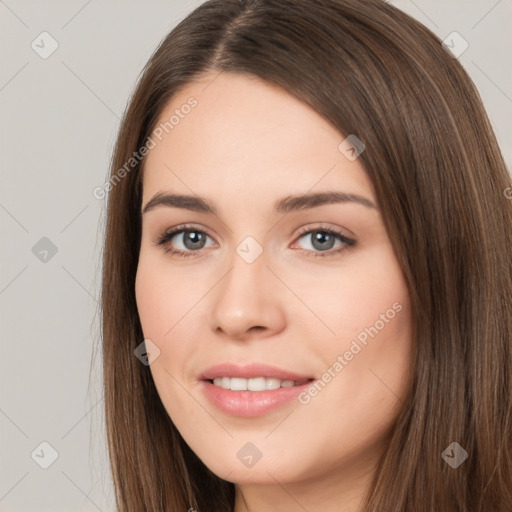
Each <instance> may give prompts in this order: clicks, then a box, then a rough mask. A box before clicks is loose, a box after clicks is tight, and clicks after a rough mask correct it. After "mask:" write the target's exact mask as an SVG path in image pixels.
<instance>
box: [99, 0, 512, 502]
mask: <svg viewBox="0 0 512 512" xmlns="http://www.w3.org/2000/svg"><path fill="white" fill-rule="evenodd" d="M221 71H224V72H234V73H248V74H251V75H254V76H257V77H260V78H262V79H264V80H266V81H268V82H270V83H273V84H276V85H278V86H281V87H282V88H284V89H285V90H286V91H288V92H289V93H290V94H291V95H294V96H295V97H297V98H298V99H299V100H301V101H302V102H304V103H305V104H308V105H309V106H311V107H312V108H313V109H315V110H316V112H318V113H319V114H320V115H321V116H323V117H324V118H325V119H326V120H328V121H329V122H331V123H332V124H333V126H335V127H336V128H337V129H338V130H339V132H340V133H341V134H344V136H347V135H348V134H355V135H356V136H357V137H358V138H359V139H360V140H361V141H363V143H364V144H365V146H366V150H365V151H364V152H363V153H362V154H361V155H360V157H359V158H360V161H361V162H362V164H363V166H364V168H365V170H366V172H367V173H368V176H369V177H370V179H371V181H372V183H373V185H374V187H375V192H376V197H377V200H378V203H379V208H380V209H381V212H382V215H383V219H384V223H385V225H386V228H387V230H388V234H389V237H390V239H391V241H392V243H393V246H394V249H395V252H396V256H397V258H398V261H399V263H400V265H401V268H402V271H403V274H404V276H405V279H406V282H407V285H408V288H409V292H410V297H411V305H412V325H413V338H414V339H413V340H412V341H413V345H414V354H413V362H412V364H413V368H412V376H413V377H412V382H411V387H410V394H409V395H408V397H407V400H406V402H405V403H404V405H403V409H402V411H401V414H400V415H399V417H398V419H397V422H396V427H395V429H394V431H393V433H392V435H391V437H390V439H389V448H388V449H387V450H386V452H385V453H384V455H383V457H382V459H381V460H380V463H379V465H378V467H377V470H376V472H375V476H374V479H373V481H372V482H371V486H370V487H369V489H368V494H367V500H366V503H365V505H364V510H365V511H369V512H388V511H394V512H410V511H412V510H414V511H415V512H432V511H436V512H455V511H460V512H469V511H472V512H500V511H508V512H510V511H511V510H512V434H511V433H512V315H511V306H512V242H511V240H512V236H511V235H512V201H511V200H509V199H507V197H506V196H507V194H506V193H505V191H506V190H507V189H508V187H510V177H509V175H508V172H507V169H506V167H505V164H504V160H503V157H502V155H501V153H500V149H499V147H498V144H497V142H496V139H495V136H494V134H493V131H492V128H491V126H490V123H489V121H488V118H487V115H486V113H485V111H484V108H483V106H482V103H481V100H480V98H479V95H478V93H477V91H476V89H475V87H474V85H473V83H472V82H471V80H470V78H469V77H468V75H467V74H466V72H465V71H464V69H463V68H462V66H461V65H460V64H459V62H458V61H457V59H455V58H454V57H453V56H451V55H450V54H449V53H448V52H447V51H446V50H445V48H443V46H442V42H441V41H440V40H439V39H438V38H437V37H436V36H435V35H433V34H432V33H431V32H430V31H428V30H427V29H426V28H425V27H424V26H422V25H421V24H420V23H418V22H417V21H415V20H413V19H412V18H410V17H409V16H407V15H406V14H404V13H403V12H401V11H400V10H398V9H396V8H394V7H393V6H391V5H388V4H387V3H385V2H384V1H382V0H365V1H361V0H261V1H257V0H253V1H250V0H248V1H244V0H209V1H207V2H205V3H204V4H202V5H201V6H200V7H198V8H197V9H196V10H195V11H193V12H192V13H191V14H190V15H189V16H188V17H187V18H186V19H184V20H183V21H182V22H181V23H179V24H178V26H177V27H176V28H174V29H173V30H172V32H171V33H170V34H169V35H168V36H167V37H166V38H165V39H164V40H163V41H162V43H161V44H160V46H159V47H158V49H157V50H156V51H155V53H154V54H153V56H152V57H151V59H150V60H149V62H148V63H147V65H146V67H145V68H144V70H143V73H142V75H141V77H140V80H139V82H138V85H137V87H136V89H135V92H134V94H133V96H132V98H131V99H130V102H129V106H128V108H127V110H126V112H125V115H124V118H123V121H122V124H121V128H120V131H119V135H118V140H117V145H116V147H115V152H114V155H113V159H112V167H111V173H110V177H109V183H108V186H106V187H105V189H106V190H109V191H110V193H109V197H108V211H107V221H106V236H105V245H104V253H103V283H102V343H103V366H104V386H105V411H106V427H107V439H108V447H109V456H110V462H111V468H112V473H113V481H114V487H115V492H116V500H117V506H118V508H119V510H120V511H121V512H142V511H151V512H157V511H158V512H168V511H186V510H188V509H189V508H195V509H196V510H198V511H199V512H220V511H232V510H233V506H234V484H233V483H231V482H227V481H224V480H222V479H220V478H219V477H217V476H216V475H214V474H213V473H212V472H211V471H210V470H209V469H208V468H206V466H205V465H204V464H203V463H202V462H201V460H200V459H199V458H198V457H197V456H196V455H195V454H194V453H193V452H192V451H191V450H190V448H189V447H188V446H187V445H186V443H185V442H184V441H183V439H182V437H181V436H180V434H179V432H178V431H177V429H176V428H175V427H174V425H173V424H172V422H171V420H170V418H169V416H168V414H167V413H166V411H165V409H164V407H163V405H162V403H161V401H160V398H159V396H158V393H157V391H156V388H155V386H154V383H153V380H152V377H151V374H150V370H149V367H147V366H145V365H143V364H141V363H140V361H139V360H138V359H137V358H136V357H135V356H134V349H135V348H136V347H137V346H138V345H139V344H140V343H141V342H142V340H143V334H142V329H141V325H140V322H139V318H138V313H137V307H136V301H135V287H134V283H135V275H136V270H137V263H138V255H139V249H140V240H141V216H140V207H141V171H142V164H143V162H144V160H143V159H141V160H140V161H138V162H135V164H134V162H133V161H132V164H133V165H132V164H130V165H132V167H130V168H127V167H126V162H128V161H129V160H130V158H131V157H132V155H133V154H134V152H137V151H138V150H139V148H141V147H142V146H144V144H145V143H146V141H147V140H148V137H149V136H150V135H151V133H152V131H153V130H154V128H155V124H156V121H157V119H158V118H159V115H160V114H161V112H162V110H163V108H164V107H165V106H166V104H167V103H168V102H169V100H170V99H171V98H172V97H173V96H174V95H175V94H176V92H177V91H178V90H180V89H182V88H183V87H184V86H186V85H187V83H189V82H191V81H193V80H194V79H196V78H198V77H199V76H201V75H203V74H204V73H207V72H212V73H218V72H221ZM340 142H341V139H340ZM123 166H124V169H125V172H120V169H121V168H123ZM452 442H457V443H458V444H459V445H460V446H461V447H462V448H463V449H464V450H465V451H466V452H467V453H468V458H467V460H465V461H464V462H463V463H462V464H461V465H460V466H459V467H457V468H456V469H454V468H452V467H450V465H449V464H447V463H446V462H445V460H443V458H442V456H441V454H442V452H443V451H444V450H445V448H446V447H448V446H449V445H450V444H451V443H452Z"/></svg>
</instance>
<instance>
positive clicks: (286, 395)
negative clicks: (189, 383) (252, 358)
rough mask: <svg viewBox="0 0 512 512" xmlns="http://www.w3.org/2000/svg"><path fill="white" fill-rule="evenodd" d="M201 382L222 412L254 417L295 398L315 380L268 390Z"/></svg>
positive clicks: (211, 399)
mask: <svg viewBox="0 0 512 512" xmlns="http://www.w3.org/2000/svg"><path fill="white" fill-rule="evenodd" d="M201 382H202V386H203V390H204V392H205V394H206V396H207V397H208V399H209V400H210V401H211V402H212V403H213V405H215V406H216V407H217V408H218V409H220V410H221V411H222V412H225V413H226V414H230V415H231V416H240V417H243V418H252V417H255V416H263V415H265V414H268V413H270V412H272V411H273V410H275V409H277V408H279V407H281V406H283V405H284V404H286V403H287V402H291V401H293V400H295V399H296V398H297V396H298V395H299V394H300V393H302V392H303V391H305V390H306V389H307V388H308V387H309V386H311V383H312V382H313V381H309V382H306V383H305V384H301V385H300V386H293V387H290V388H279V389H272V390H268V391H232V390H231V389H224V388H221V387H220V386H215V385H214V384H212V383H211V382H209V381H207V380H203V381H201Z"/></svg>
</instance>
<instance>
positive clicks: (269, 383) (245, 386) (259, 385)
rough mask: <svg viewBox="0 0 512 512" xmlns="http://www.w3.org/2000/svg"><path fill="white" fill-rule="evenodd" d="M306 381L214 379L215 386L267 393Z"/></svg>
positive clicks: (261, 378) (257, 378) (263, 378)
mask: <svg viewBox="0 0 512 512" xmlns="http://www.w3.org/2000/svg"><path fill="white" fill-rule="evenodd" d="M303 382H306V381H301V382H295V381H293V380H280V379H272V378H269V379H267V378H266V377H256V378H254V379H242V378H240V377H233V378H231V377H217V378H216V379H213V383H214V385H215V386H219V387H221V388H224V389H231V390H232V391H246V390H249V391H266V390H272V389H278V388H291V387H293V386H297V385H299V384H302V383H303Z"/></svg>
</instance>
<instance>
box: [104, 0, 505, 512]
mask: <svg viewBox="0 0 512 512" xmlns="http://www.w3.org/2000/svg"><path fill="white" fill-rule="evenodd" d="M107 185H108V187H106V188H107V190H108V191H109V200H108V214H107V227H106V238H105V247H104V267H103V290H102V304H103V356H104V380H105V404H106V421H107V435H108V443H109V453H110V461H111V465H112V471H113V478H114V485H115V490H116V499H117V504H118V508H119V510H120V511H123V512H125V511H138V512H139V511H141V510H147V511H155V512H156V511H170V510H173V511H174V510H198V511H200V512H203V511H212V512H213V511H233V510H234V511H236V512H242V511H246V510H258V511H265V510H274V511H276V510H279V511H292V510H323V511H331V510H332V511H344V512H356V511H358V512H361V511H371V512H377V511H379V512H382V511H386V512H387V511H391V510H392V511H401V512H407V511H411V510H414V511H416V512H427V511H428V512H431V511H433V510H436V511H437V512H441V511H442V512H445V511H446V512H448V511H449V512H453V511H461V512H463V511H464V512H467V511H478V512H484V511H485V512H491V511H492V512H497V511H510V510H512V443H511V431H512V371H511V367H512V345H511V343H512V342H511V339H512V336H511V335H512V319H511V316H510V306H511V304H512V280H511V279H512V278H511V275H512V261H511V258H510V254H511V253H512V244H511V242H510V233H511V232H512V202H511V201H510V200H508V199H507V197H506V190H508V189H509V187H510V178H509V176H508V173H507V170H506V168H505V165H504V162H503V158H502V155H501V153H500V150H499V148H498V145H497V142H496V139H495V136H494V134H493V132H492V129H491V127H490V124H489V121H488V119H487V116H486V114H485V111H484V109H483V107H482V104H481V102H480V99H479V96H478V94H477V92H476V90H475V88H474V86H473V84H472V82H471V81H470V79H469V78H468V76H467V74H466V73H465V72H464V70H463V68H462V67H461V66H460V64H459V63H458V61H457V60H456V59H454V58H453V57H452V56H451V55H450V54H449V53H448V52H447V51H446V50H445V49H444V48H443V46H442V43H441V41H439V39H438V38H437V37H435V36H434V35H433V34H432V33H430V32H429V31H428V30H427V29H425V28H424V27H423V26H422V25H420V24H419V23H418V22H416V21H414V20H413V19H411V18H410V17H408V16H407V15H405V14H404V13H402V12H401V11H399V10H397V9H395V8H394V7H392V6H390V5H388V4H386V3H384V2H382V1H381V0H368V1H365V2H360V1H359V0H318V1H315V2H311V1H308V0H262V1H238V0H210V1H207V2H205V3H204V4H202V5H201V6H200V7H199V8H197V9H196V10H195V11H194V12H193V13H192V14H190V15H189V16H188V17H187V18H186V19H185V20H184V21H183V22H181V23H180V24H179V25H178V26H177V27H176V28H175V29H174V30H173V31H172V32H171V33H170V34H169V35H168V36H167V37H166V38H165V40H164V41H163V42H162V43H161V44H160V46H159V48H158V49H157V51H156V52H155V53H154V55H153V56H152V57H151V59H150V61H149V62H148V64H147V66H146V68H145V69H144V72H143V74H142V76H141V78H140V81H139V83H138V86H137V88H136V90H135V93H134V95H133V97H132V98H131V100H130V104H129V107H128V109H127V111H126V114H125V116H124V119H123V122H122V126H121V129H120V133H119V136H118V141H117V145H116V149H115V153H114V157H113V162H112V170H111V176H110V180H109V182H108V184H107Z"/></svg>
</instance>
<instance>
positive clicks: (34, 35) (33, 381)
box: [0, 0, 512, 512]
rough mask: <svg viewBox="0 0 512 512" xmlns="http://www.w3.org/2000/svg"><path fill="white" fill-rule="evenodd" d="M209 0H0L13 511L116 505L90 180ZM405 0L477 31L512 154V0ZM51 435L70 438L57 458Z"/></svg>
mask: <svg viewBox="0 0 512 512" xmlns="http://www.w3.org/2000/svg"><path fill="white" fill-rule="evenodd" d="M200 3H201V1H200V0H195V1H192V0H173V1H158V2H157V1H153V2H141V1H138V2H137V1H124V2H120V1H117V2H114V1H110V0H109V1H106V0H104V1H99V0H89V1H86V0H80V1H67V2H63V1H62V2H41V1H37V2H36V1H33V2H28V1H15V0H0V24H1V28H0V34H1V36H0V37H1V60H0V62H1V65H0V109H1V113H2V117H1V129H2V132H1V135H2V136H1V146H0V158H1V170H2V188H1V196H0V223H1V230H2V235H1V237H2V246H1V251H2V253H1V257H2V265H1V274H0V300H1V315H2V317H1V339H2V344H1V356H0V365H1V368H0V379H1V384H0V390H1V407H0V429H1V430H0V436H1V438H0V446H1V450H2V451H1V454H0V460H1V468H0V511H13V512H14V511H28V510H30V511H36V510H37V511H43V510H48V511H49V510H51V511H53V512H58V511H97V510H101V511H104V512H107V511H113V510H114V499H113V490H112V486H111V481H110V475H109V468H108V458H107V454H106V447H105V435H104V427H103V398H102V390H101V373H100V372H101V360H100V357H98V356H99V353H98V352H97V351H96V352H95V353H96V356H95V357H93V356H94V351H93V347H94V346H97V344H98V335H99V326H98V310H97V308H98V304H97V297H98V292H99V288H100V266H99V265H100V250H101V245H102V241H101V235H102V219H103V214H104V204H103V202H102V201H98V200H97V199H95V198H94V197H93V194H92V191H93V189H94V188H95V187H97V186H100V185H101V184H102V183H103V182H104V181H105V177H106V174H107V170H108V164H109V160H110V155H111V151H112V147H113V143H114V140H115V136H116V133H117V129H118V126H119V120H120V117H121V115H122V112H123V110H124V108H125V105H126V102H127V99H128V96H129V94H130V92H131V91H132V89H133V87H134V85H135V81H136V79H137V77H138V75H139V72H140V70H141V68H142V66H143V65H144V63H145V62H146V60H147V59H148V58H149V56H150V54H151V53H152V52H153V51H154V49H155V48H156V46H157V44H158V43H159V41H160V40H161V39H162V38H163V37H164V36H165V35H166V34H167V33H168V32H169V30H170V29H171V28H172V27H173V26H174V25H175V24H176V23H177V22H178V21H179V20H181V19H182V18H183V17H184V16H185V15H186V14H187V13H188V12H190V11H191V10H192V9H193V8H194V7H196V6H197V5H199V4H200ZM392 3H393V4H394V5H396V6H398V7H400V8H401V9H403V10H404V11H406V12H408V13H409V14H411V15H412V16H414V17H415V18H417V19H418V20H419V21H421V22H422V23H424V24H425V25H426V26H427V27H428V28H430V29H431V30H432V31H434V32H435V33H436V34H438V35H439V36H441V38H442V39H445V38H446V37H447V36H448V35H449V34H451V33H452V32H454V31H457V32H458V33H459V34H461V36H462V37H463V38H464V39H465V40H466V41H467V43H468V44H469V47H468V49H467V50H466V51H465V52H464V53H463V54H462V55H460V57H459V59H460V61H461V62H462V64H463V65H464V66H465V68H466V69H467V70H468V72H469V74H470V75H471V76H472V78H473V80H474V82H475V83H476V85H477V87H478V89H479V91H480V93H481V96H482V99H483V101H484V103H485V105H486V108H487V111H488V113H489V116H490V118H491V122H492V124H493V126H494V128H495V131H496V134H497V136H498V140H499V142H500V144H501V147H502V150H503V153H504V155H505V158H506V160H507V164H508V165H509V168H510V166H511V162H512V152H511V144H510V142H511V141H510V128H511V123H512V121H511V120H512V115H511V114H512V99H511V98H512V73H511V67H510V48H511V46H512V45H511V43H512V37H511V35H510V23H511V20H512V0H489V1H488V0H480V1H452V2H445V1H432V0H429V1H427V0H416V1H414V2H413V1H412V0H393V1H392ZM43 31H46V32H48V33H49V34H50V35H51V37H52V38H53V39H54V40H56V41H57V43H58V48H57V49H56V51H55V52H54V53H53V54H52V55H50V56H49V57H47V58H46V59H43V58H42V57H41V56H40V55H39V54H38V53H37V52H36V50H34V49H33V48H32V47H31V43H32V41H34V40H35V43H34V45H36V48H37V49H38V51H39V52H44V51H48V50H49V49H50V48H51V46H50V45H51V40H50V39H48V36H41V37H40V36H39V35H40V34H41V32H43ZM45 38H46V39H45ZM41 39H43V40H42V41H41ZM459 44H460V43H456V47H457V45H459ZM458 48H460V46H458ZM44 237H46V239H48V240H49V241H51V242H49V241H48V240H42V241H41V239H42V238H44ZM34 246H35V248H34ZM52 248H53V252H54V251H55V249H56V251H57V252H56V253H55V254H53V253H52ZM45 251H47V252H45ZM42 442H47V443H49V444H50V445H51V446H52V447H53V449H55V451H56V453H57V454H58V457H57V458H56V460H55V461H54V462H53V463H52V464H51V465H50V466H49V467H48V468H47V469H43V468H42V467H40V466H41V464H42V465H45V464H48V463H49V462H51V461H52V451H51V449H49V448H48V447H47V446H46V445H43V446H40V444H41V443H42Z"/></svg>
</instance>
